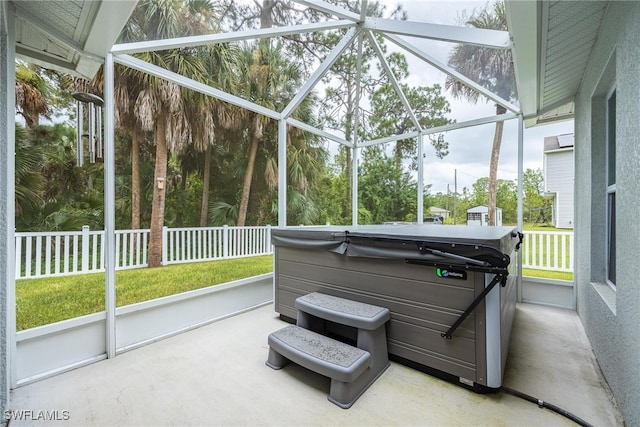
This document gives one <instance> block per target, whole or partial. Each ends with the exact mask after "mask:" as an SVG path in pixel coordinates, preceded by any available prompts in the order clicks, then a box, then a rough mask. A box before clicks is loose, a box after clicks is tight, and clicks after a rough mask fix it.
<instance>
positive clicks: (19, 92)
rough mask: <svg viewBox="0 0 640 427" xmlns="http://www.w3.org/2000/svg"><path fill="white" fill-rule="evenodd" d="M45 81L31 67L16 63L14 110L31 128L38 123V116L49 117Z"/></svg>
mask: <svg viewBox="0 0 640 427" xmlns="http://www.w3.org/2000/svg"><path fill="white" fill-rule="evenodd" d="M50 92H51V89H50V87H49V84H48V83H47V81H46V80H45V79H44V78H43V77H42V76H41V75H40V74H39V73H38V72H37V71H36V70H34V69H33V68H31V67H28V66H27V65H25V64H23V63H20V62H18V63H16V110H17V111H18V113H19V114H20V115H21V116H22V117H24V120H25V125H26V127H27V128H31V127H33V126H35V125H38V124H39V123H40V116H43V117H45V118H47V119H50V118H51V108H50V107H49V97H50Z"/></svg>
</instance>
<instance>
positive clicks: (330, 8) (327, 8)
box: [293, 0, 360, 22]
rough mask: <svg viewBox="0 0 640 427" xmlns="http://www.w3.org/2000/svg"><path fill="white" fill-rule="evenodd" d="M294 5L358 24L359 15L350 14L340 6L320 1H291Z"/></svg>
mask: <svg viewBox="0 0 640 427" xmlns="http://www.w3.org/2000/svg"><path fill="white" fill-rule="evenodd" d="M293 1H295V2H296V3H299V4H302V5H304V6H308V7H310V8H312V9H315V10H319V11H320V12H324V13H328V14H329V15H332V16H337V17H338V18H340V19H349V20H351V21H353V22H360V15H358V14H357V13H354V12H351V11H349V10H346V9H344V8H341V7H340V6H335V5H333V4H330V3H327V2H324V1H322V0H293Z"/></svg>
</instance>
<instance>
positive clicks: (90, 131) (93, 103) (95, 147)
mask: <svg viewBox="0 0 640 427" xmlns="http://www.w3.org/2000/svg"><path fill="white" fill-rule="evenodd" d="M71 96H73V98H74V99H75V100H76V108H77V113H78V114H77V115H78V117H77V129H76V145H77V158H76V159H77V165H78V166H82V165H83V164H84V142H83V138H84V137H85V136H86V137H87V138H88V143H87V146H88V149H89V162H90V163H95V162H96V157H97V158H98V159H101V158H102V106H103V105H104V100H103V99H102V98H100V97H99V96H97V95H94V94H92V93H88V92H76V93H74V94H73V95H71ZM84 104H87V106H86V108H87V109H88V110H87V119H88V120H87V122H88V123H87V133H86V134H85V133H84V108H85V105H84Z"/></svg>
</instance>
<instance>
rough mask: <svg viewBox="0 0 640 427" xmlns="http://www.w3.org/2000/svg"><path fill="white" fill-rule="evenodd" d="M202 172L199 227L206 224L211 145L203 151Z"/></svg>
mask: <svg viewBox="0 0 640 427" xmlns="http://www.w3.org/2000/svg"><path fill="white" fill-rule="evenodd" d="M204 155H205V157H204V172H203V173H202V206H201V207H200V227H206V226H207V219H208V218H209V215H208V213H209V181H210V180H211V146H210V145H207V149H206V150H205V152H204Z"/></svg>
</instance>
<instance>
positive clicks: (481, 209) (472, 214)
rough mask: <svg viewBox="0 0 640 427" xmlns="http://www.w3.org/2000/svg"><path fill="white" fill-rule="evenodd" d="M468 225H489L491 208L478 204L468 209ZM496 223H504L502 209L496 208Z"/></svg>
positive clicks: (498, 224) (499, 224)
mask: <svg viewBox="0 0 640 427" xmlns="http://www.w3.org/2000/svg"><path fill="white" fill-rule="evenodd" d="M467 225H484V226H487V225H489V208H488V207H487V206H476V207H473V208H470V209H467ZM496 225H497V226H501V225H502V209H501V208H496Z"/></svg>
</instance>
